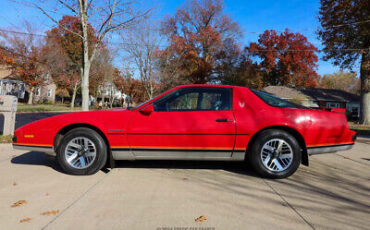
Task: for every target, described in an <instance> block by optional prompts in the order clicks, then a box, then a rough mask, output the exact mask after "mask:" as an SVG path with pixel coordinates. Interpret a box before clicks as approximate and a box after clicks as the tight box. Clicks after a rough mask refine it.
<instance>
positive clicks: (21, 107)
mask: <svg viewBox="0 0 370 230" xmlns="http://www.w3.org/2000/svg"><path fill="white" fill-rule="evenodd" d="M80 110H81V107H75V108H73V109H72V108H70V107H69V105H68V104H50V105H47V104H45V105H44V104H42V105H27V104H24V103H19V104H18V108H17V112H58V111H80Z"/></svg>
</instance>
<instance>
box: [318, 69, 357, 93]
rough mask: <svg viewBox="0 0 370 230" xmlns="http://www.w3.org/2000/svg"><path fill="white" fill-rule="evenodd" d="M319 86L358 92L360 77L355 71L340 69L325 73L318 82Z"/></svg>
mask: <svg viewBox="0 0 370 230" xmlns="http://www.w3.org/2000/svg"><path fill="white" fill-rule="evenodd" d="M319 87H320V88H324V89H340V90H344V91H347V92H350V93H354V94H358V93H359V92H360V79H358V78H357V77H356V73H355V72H344V71H343V70H340V71H338V72H336V73H333V74H325V75H324V76H322V78H321V79H320V82H319Z"/></svg>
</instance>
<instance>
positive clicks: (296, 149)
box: [247, 129, 301, 179]
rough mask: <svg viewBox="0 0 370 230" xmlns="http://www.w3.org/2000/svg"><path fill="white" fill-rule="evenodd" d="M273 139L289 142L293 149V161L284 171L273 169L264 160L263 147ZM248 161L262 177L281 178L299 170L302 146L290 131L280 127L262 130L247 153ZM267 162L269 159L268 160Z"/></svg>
mask: <svg viewBox="0 0 370 230" xmlns="http://www.w3.org/2000/svg"><path fill="white" fill-rule="evenodd" d="M273 139H281V140H284V141H285V142H286V143H288V144H289V145H290V147H291V149H292V155H293V158H292V161H291V163H290V165H289V166H288V167H287V168H286V169H284V170H283V171H279V172H277V171H273V170H271V169H269V168H268V167H266V166H265V165H264V164H263V161H262V157H261V155H262V153H261V151H262V147H263V146H264V144H265V143H267V142H268V141H271V140H273ZM247 161H249V163H250V165H251V166H252V168H253V169H254V170H255V171H256V172H257V173H258V174H259V175H260V176H262V177H267V178H274V179H281V178H286V177H289V176H291V175H292V174H293V173H294V172H295V171H297V169H298V167H299V165H300V163H301V147H300V145H299V143H298V142H297V140H296V139H295V138H294V137H293V136H292V135H291V134H289V133H287V132H285V131H283V130H279V129H269V130H265V131H263V132H261V133H260V134H258V136H257V137H256V139H255V142H254V143H253V144H252V147H251V148H250V150H249V151H248V153H247ZM266 162H267V161H266Z"/></svg>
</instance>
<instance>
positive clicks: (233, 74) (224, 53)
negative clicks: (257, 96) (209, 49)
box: [216, 39, 263, 89]
mask: <svg viewBox="0 0 370 230" xmlns="http://www.w3.org/2000/svg"><path fill="white" fill-rule="evenodd" d="M216 76H217V78H216V80H217V81H218V82H220V83H222V84H226V85H239V86H244V87H248V88H254V89H260V88H261V87H262V85H263V83H262V77H261V74H260V72H259V69H258V66H257V65H256V64H255V63H253V61H252V59H251V55H250V52H249V50H248V49H244V50H241V48H240V46H239V44H237V43H236V42H235V41H234V40H233V39H225V40H224V42H223V46H222V49H221V51H220V52H219V53H218V54H217V56H216Z"/></svg>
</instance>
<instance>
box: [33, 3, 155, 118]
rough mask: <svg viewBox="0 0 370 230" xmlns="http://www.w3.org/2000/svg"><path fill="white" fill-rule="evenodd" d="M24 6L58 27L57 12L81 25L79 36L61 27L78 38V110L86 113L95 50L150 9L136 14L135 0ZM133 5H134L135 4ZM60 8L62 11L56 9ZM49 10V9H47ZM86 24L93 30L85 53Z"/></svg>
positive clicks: (87, 33)
mask: <svg viewBox="0 0 370 230" xmlns="http://www.w3.org/2000/svg"><path fill="white" fill-rule="evenodd" d="M27 4H28V5H30V6H33V7H35V8H37V9H39V10H40V11H41V12H42V13H43V14H44V15H46V16H47V17H48V18H49V19H50V20H51V21H53V22H54V23H56V24H58V19H57V18H58V17H59V13H60V12H65V11H67V10H68V11H70V12H71V14H72V15H74V16H75V17H78V18H79V20H80V22H81V33H76V32H74V31H72V30H70V29H68V28H67V27H62V28H63V29H64V30H65V31H68V32H71V33H73V34H75V35H76V36H77V37H79V38H80V42H81V47H82V50H83V55H82V67H81V90H82V109H83V110H84V111H87V110H89V76H90V68H91V64H92V62H93V60H94V59H95V56H96V54H97V51H98V49H99V48H100V47H101V44H102V42H103V39H104V38H105V37H106V35H107V34H109V33H112V32H114V31H118V30H122V29H127V28H129V27H131V26H133V25H134V24H136V23H137V22H138V21H139V20H140V19H142V18H143V17H145V16H146V15H147V14H148V13H149V11H150V10H145V11H143V12H142V11H140V10H138V9H137V7H136V5H137V4H136V2H135V1H121V0H112V1H108V2H107V1H93V0H55V2H54V3H51V2H50V1H43V0H39V1H37V2H35V1H28V2H27ZM135 4H136V5H135ZM58 7H62V8H58ZM49 8H52V10H50V9H49ZM89 24H90V25H92V27H93V28H94V30H95V31H96V42H95V43H94V44H92V49H91V50H89V47H90V46H91V44H90V39H89V37H90V36H89V29H88V28H89Z"/></svg>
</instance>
